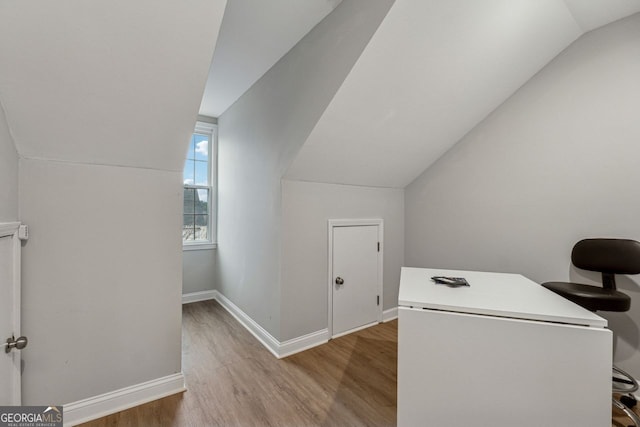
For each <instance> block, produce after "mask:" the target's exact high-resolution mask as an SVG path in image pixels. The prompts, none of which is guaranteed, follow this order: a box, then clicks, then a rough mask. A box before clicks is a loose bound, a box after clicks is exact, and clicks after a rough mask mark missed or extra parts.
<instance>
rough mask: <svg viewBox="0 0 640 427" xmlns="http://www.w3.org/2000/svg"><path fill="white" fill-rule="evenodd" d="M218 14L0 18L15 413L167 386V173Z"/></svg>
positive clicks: (121, 11)
mask: <svg viewBox="0 0 640 427" xmlns="http://www.w3.org/2000/svg"><path fill="white" fill-rule="evenodd" d="M225 4H226V1H225V0H216V1H211V0H190V1H188V2H154V1H152V0H140V1H136V2H130V1H126V0H116V1H112V2H108V3H105V2H101V1H99V0H60V1H57V2H55V4H53V3H47V2H39V1H23V2H3V3H2V7H1V9H2V13H0V58H2V61H1V62H0V93H1V94H2V104H3V106H4V108H5V113H6V121H7V123H8V124H9V127H10V128H11V131H12V136H13V139H14V143H15V146H16V149H17V151H18V154H19V156H20V163H19V181H20V183H19V200H20V201H19V208H20V212H19V213H20V216H19V218H20V220H21V221H23V222H25V223H26V224H27V225H29V227H30V239H29V241H28V242H27V243H26V244H25V245H24V249H23V258H22V260H23V275H22V278H23V284H22V286H23V299H22V301H23V312H22V320H23V324H22V328H23V332H24V333H25V334H26V335H27V336H28V337H29V347H28V349H25V351H24V352H22V357H23V358H24V374H23V380H24V389H23V401H24V403H25V404H29V405H35V404H38V405H42V404H50V403H52V402H56V403H59V404H68V403H71V402H73V401H77V400H81V399H86V398H90V397H92V396H95V395H97V394H101V393H105V392H112V391H115V390H118V389H120V388H123V387H128V386H133V385H137V384H139V383H141V382H144V381H148V380H154V379H159V378H162V377H165V376H167V375H171V374H174V373H176V372H180V369H181V366H180V357H181V339H180V326H181V290H182V286H181V285H182V284H181V279H182V277H181V274H182V245H181V238H180V230H181V225H182V219H181V206H182V182H181V181H182V168H183V166H184V159H185V153H186V145H187V143H188V140H189V136H190V135H191V133H192V132H193V127H194V124H195V121H196V115H197V112H198V106H199V104H200V100H201V96H202V91H203V89H204V85H205V81H206V77H207V71H208V69H209V65H210V62H211V58H212V56H213V50H214V47H215V42H216V37H217V33H218V29H219V26H220V21H221V19H222V15H223V12H224V7H225ZM0 126H1V125H0Z"/></svg>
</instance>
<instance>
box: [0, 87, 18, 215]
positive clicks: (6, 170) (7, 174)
mask: <svg viewBox="0 0 640 427" xmlns="http://www.w3.org/2000/svg"><path fill="white" fill-rule="evenodd" d="M17 220H18V153H17V151H16V147H15V145H14V144H13V139H12V138H11V134H10V133H9V126H8V125H7V120H6V119H5V116H4V109H3V108H2V100H1V99H0V222H4V221H7V222H10V221H17Z"/></svg>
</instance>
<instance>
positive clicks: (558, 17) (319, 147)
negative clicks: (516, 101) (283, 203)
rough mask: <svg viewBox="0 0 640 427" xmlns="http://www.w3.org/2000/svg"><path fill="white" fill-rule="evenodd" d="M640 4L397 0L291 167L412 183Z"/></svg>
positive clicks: (367, 181)
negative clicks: (579, 44) (577, 46)
mask: <svg viewBox="0 0 640 427" xmlns="http://www.w3.org/2000/svg"><path fill="white" fill-rule="evenodd" d="M638 10H640V1H637V0H633V1H630V0H618V1H615V0H614V1H607V2H604V1H599V0H585V1H583V0H571V1H568V2H566V3H565V1H563V0H544V1H540V0H483V1H481V2H479V1H472V0H396V2H395V4H394V5H393V7H392V9H391V11H390V12H389V14H388V15H387V17H386V19H385V20H384V21H383V23H382V24H381V26H380V28H379V29H378V31H377V32H376V34H375V35H374V36H373V38H372V39H371V41H370V43H369V45H368V46H367V48H366V49H365V51H364V52H363V54H362V55H361V57H360V58H359V60H358V62H357V63H356V65H355V66H354V68H353V69H352V71H351V73H350V74H349V76H348V77H347V79H346V80H345V81H344V83H343V85H342V86H341V88H340V89H339V90H338V92H337V94H336V96H335V97H334V99H333V100H332V102H331V103H330V104H329V106H328V108H327V109H326V110H325V112H324V114H323V116H322V117H321V118H320V120H319V121H318V123H317V124H316V126H315V128H314V130H313V131H312V132H311V134H310V136H309V138H308V139H307V141H306V143H305V144H304V146H303V147H302V149H301V150H300V152H299V154H298V156H297V157H296V159H295V160H294V162H293V164H292V165H291V167H290V168H289V170H288V172H287V174H286V177H287V178H290V179H298V180H305V181H315V182H328V183H340V184H352V185H365V186H377V187H395V188H403V187H405V186H406V185H408V184H409V183H410V182H412V181H413V180H414V179H415V177H416V176H418V175H419V174H420V173H421V172H422V171H424V169H425V168H426V167H428V166H430V165H431V164H432V163H433V162H434V161H435V160H437V159H438V158H439V157H440V156H441V155H442V154H443V153H444V152H445V151H447V150H448V149H449V148H451V147H452V146H453V145H454V144H455V143H456V142H457V141H459V140H460V139H461V138H462V137H463V136H464V135H465V134H466V133H467V132H469V131H470V130H471V129H472V128H473V127H474V126H475V125H476V124H478V123H479V122H480V121H481V120H483V119H484V118H485V117H486V116H487V115H488V114H489V113H490V112H491V111H493V110H494V109H495V108H496V107H497V106H498V105H500V104H501V103H502V102H504V101H505V100H506V99H507V98H508V97H509V96H510V95H512V94H513V93H514V92H515V91H516V90H517V89H518V88H519V87H520V86H521V85H523V84H524V83H525V82H526V81H527V80H528V79H530V78H531V77H532V76H533V75H534V74H535V73H536V72H537V71H538V70H540V69H541V68H542V67H544V65H545V64H547V63H548V62H549V61H550V60H551V59H552V58H553V57H555V56H556V55H557V54H558V53H559V52H561V51H562V50H563V49H565V48H566V47H567V46H568V45H569V44H571V43H572V42H573V41H574V40H575V39H577V38H578V37H580V35H582V34H583V33H584V31H586V30H590V29H593V28H596V27H598V26H601V25H604V24H606V23H608V22H610V21H612V20H615V19H618V18H621V17H623V16H627V15H629V14H631V13H633V12H635V11H638ZM505 160H506V159H505ZM460 173H464V171H460Z"/></svg>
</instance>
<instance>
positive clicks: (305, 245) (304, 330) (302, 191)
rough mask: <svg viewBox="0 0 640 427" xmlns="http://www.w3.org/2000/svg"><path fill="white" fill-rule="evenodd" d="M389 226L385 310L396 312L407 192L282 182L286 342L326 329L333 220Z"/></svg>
mask: <svg viewBox="0 0 640 427" xmlns="http://www.w3.org/2000/svg"><path fill="white" fill-rule="evenodd" d="M370 218H382V219H383V220H384V264H383V267H384V277H383V301H382V303H383V309H385V310H386V309H389V308H393V307H397V305H398V284H399V282H400V267H402V263H403V261H404V190H402V189H392V188H373V187H357V186H348V185H336V184H321V183H311V182H302V181H288V180H283V182H282V223H283V232H282V236H283V237H282V339H283V340H287V339H292V338H295V337H299V336H302V335H306V334H309V333H312V332H316V331H319V330H322V329H325V328H326V327H327V320H328V318H327V316H328V311H327V310H328V308H327V302H328V301H327V294H328V288H327V269H328V258H327V254H328V247H327V244H328V235H327V220H329V219H370Z"/></svg>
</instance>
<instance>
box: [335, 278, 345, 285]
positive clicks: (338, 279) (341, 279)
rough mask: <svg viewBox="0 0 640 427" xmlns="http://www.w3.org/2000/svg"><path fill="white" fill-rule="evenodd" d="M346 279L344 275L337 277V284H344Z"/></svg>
mask: <svg viewBox="0 0 640 427" xmlns="http://www.w3.org/2000/svg"><path fill="white" fill-rule="evenodd" d="M343 284H344V279H343V278H342V277H339V276H338V277H336V285H343Z"/></svg>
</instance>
